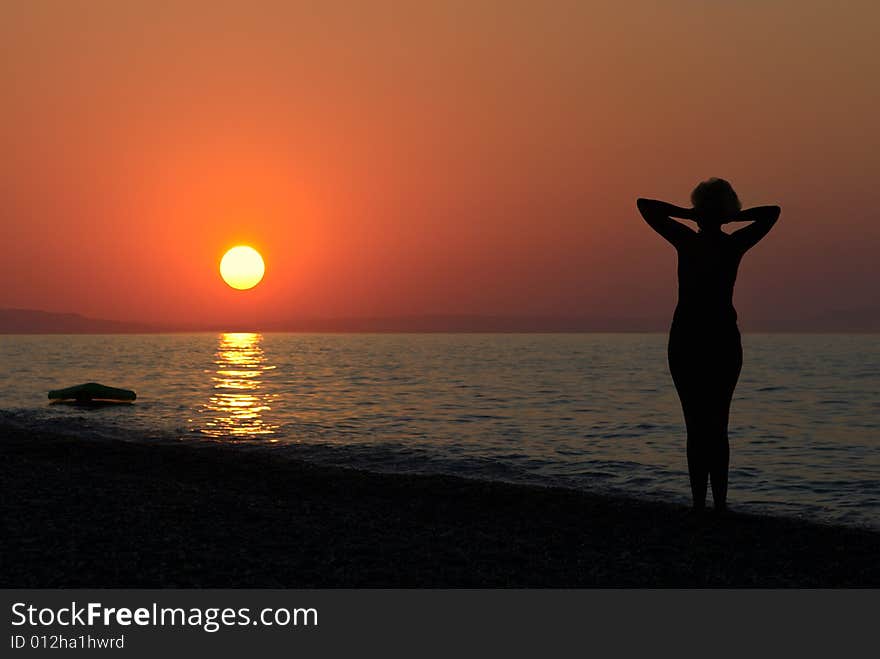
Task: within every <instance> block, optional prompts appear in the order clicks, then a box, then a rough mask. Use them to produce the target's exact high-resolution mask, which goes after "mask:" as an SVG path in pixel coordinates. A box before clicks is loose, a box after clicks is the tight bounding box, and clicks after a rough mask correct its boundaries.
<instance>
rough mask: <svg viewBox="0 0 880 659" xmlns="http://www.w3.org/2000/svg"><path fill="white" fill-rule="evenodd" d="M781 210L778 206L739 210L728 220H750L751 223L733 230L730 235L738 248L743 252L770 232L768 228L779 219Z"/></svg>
mask: <svg viewBox="0 0 880 659" xmlns="http://www.w3.org/2000/svg"><path fill="white" fill-rule="evenodd" d="M781 212H782V209H781V208H779V206H756V207H755V208H748V209H746V210H744V211H740V212H739V214H737V215H736V216H734V217H733V218H731V220H730V221H731V222H751V224H750V225H748V226H747V227H743V228H742V229H738V230H736V231H734V232H733V233H732V234H730V236H731V238H733V239H734V241H736V244H737V245H738V246H739V248H740V249H741V250H742V251H743V252H745V251H747V250H749V249H751V248H752V247H754V246H755V245H757V244H758V242H759V241H760V240H761V238H763V237H764V236H766V235H767V234H768V233H769V232H770V229H772V228H773V225H774V224H776V220H778V219H779V214H780V213H781Z"/></svg>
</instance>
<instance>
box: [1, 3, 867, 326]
mask: <svg viewBox="0 0 880 659" xmlns="http://www.w3.org/2000/svg"><path fill="white" fill-rule="evenodd" d="M878 30H880V3H877V2H874V1H870V2H869V1H864V2H845V3H841V2H830V1H829V2H815V1H812V0H766V1H759V0H740V1H727V2H721V1H715V0H669V1H666V2H657V1H651V2H648V1H643V0H628V1H625V2H621V1H620V0H617V1H614V2H592V1H589V0H581V1H578V2H562V1H551V2H501V1H498V2H475V1H474V0H468V1H466V2H457V1H456V2H454V1H449V0H446V1H443V2H394V3H385V2H353V1H351V0H349V1H347V2H320V3H313V2H309V3H294V2H277V3H276V2H265V1H260V2H255V1H253V0H252V1H249V2H222V1H214V2H204V3H196V2H173V3H160V2H152V1H150V2H116V1H103V2H99V1H89V2H76V1H64V0H59V1H57V2H45V1H42V0H41V1H34V0H16V1H7V2H3V3H2V5H0V49H2V57H0V84H2V88H3V102H2V104H0V135H2V140H3V145H4V149H3V159H2V164H0V167H2V174H0V186H2V188H0V218H2V220H0V221H2V227H3V244H4V250H3V251H4V254H3V258H2V259H0V277H2V281H3V285H2V287H0V307H21V308H30V309H43V310H49V311H73V312H79V313H82V314H86V315H89V316H94V317H101V318H115V319H120V320H141V321H153V322H163V323H175V322H182V323H214V322H217V323H223V322H227V321H230V320H232V321H238V320H239V319H241V318H248V319H253V321H254V322H255V323H259V322H262V321H266V322H277V321H280V320H284V319H295V318H314V317H357V316H387V315H409V314H414V315H415V314H487V315H560V316H596V317H624V318H633V317H647V318H659V319H665V318H669V317H671V313H672V309H673V306H674V304H675V295H676V292H675V255H674V251H673V250H672V248H671V247H669V246H668V245H667V244H666V243H664V242H663V241H662V239H660V238H659V237H658V236H657V235H655V234H654V233H653V232H652V231H651V230H650V229H648V227H647V226H646V225H645V224H644V222H643V221H642V220H641V218H640V217H639V215H638V213H637V211H636V208H635V199H636V198H637V197H639V196H647V197H654V198H661V199H666V200H668V201H671V202H673V203H679V204H682V205H684V204H686V202H687V201H688V195H689V193H690V190H691V189H692V187H693V186H694V185H695V184H696V183H698V182H699V181H700V180H702V179H705V178H708V177H710V176H720V177H724V178H727V179H728V180H730V181H731V182H732V183H733V185H734V186H735V187H736V189H737V191H738V192H739V194H740V198H741V199H742V201H743V204H744V205H745V206H751V205H758V204H779V205H781V206H782V209H783V213H782V218H781V220H780V223H779V224H778V225H777V227H776V228H775V229H774V230H773V232H772V233H771V234H770V236H768V238H767V239H766V240H765V241H764V242H763V243H762V244H761V245H759V246H758V247H756V248H755V249H754V250H753V252H751V253H750V254H748V255H747V256H746V257H745V259H744V261H743V265H742V267H741V270H740V279H739V283H738V287H737V296H736V303H737V308H738V309H739V311H740V317H741V319H742V324H743V326H744V327H745V328H746V329H748V328H749V327H750V326H755V327H758V326H760V325H761V323H773V322H776V321H778V320H779V319H787V320H791V319H810V318H813V317H815V316H820V315H823V314H828V313H832V312H834V311H835V310H853V309H865V308H868V307H875V306H877V302H876V300H877V291H878V289H880V286H878V284H880V274H878V268H877V265H876V263H877V261H878V255H877V251H878V246H880V226H878V211H877V208H878V201H877V197H878V187H880V186H878V182H877V180H878V177H880V75H878V74H880V64H878V62H880V42H878V37H877V35H878ZM239 243H246V244H250V245H253V246H254V247H256V248H257V249H258V250H259V251H260V252H262V254H263V256H264V257H265V261H266V277H265V279H264V280H263V282H262V283H261V284H260V285H259V286H257V287H256V288H255V289H253V290H251V291H248V292H240V291H234V290H232V289H230V288H229V287H228V286H226V285H225V284H224V283H223V281H222V280H221V279H220V277H219V275H218V271H217V266H218V262H219V260H220V257H221V256H222V254H223V253H224V251H225V250H226V249H228V248H229V247H231V246H233V245H235V244H239Z"/></svg>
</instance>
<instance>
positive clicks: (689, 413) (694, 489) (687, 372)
mask: <svg viewBox="0 0 880 659" xmlns="http://www.w3.org/2000/svg"><path fill="white" fill-rule="evenodd" d="M682 334H683V333H682V332H680V330H677V328H676V327H675V326H674V325H673V328H672V331H671V332H670V335H669V352H668V356H669V370H670V372H671V373H672V381H673V382H674V383H675V389H676V391H677V392H678V398H679V400H680V401H681V410H682V412H683V413H684V422H685V427H686V430H687V463H688V476H689V478H690V484H691V497H692V498H693V502H694V509H695V510H702V509H703V508H705V506H706V490H707V488H708V485H709V456H708V454H707V451H706V449H707V446H706V441H705V440H706V438H705V431H706V428H705V422H704V419H703V415H704V409H703V404H702V403H703V401H702V400H701V398H702V395H701V393H700V387H699V384H700V383H699V378H698V377H697V376H698V373H699V365H698V359H697V355H695V352H694V349H693V348H694V345H693V342H691V341H688V340H687V337H686V336H682Z"/></svg>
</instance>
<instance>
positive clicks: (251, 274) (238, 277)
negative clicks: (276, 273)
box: [220, 245, 266, 291]
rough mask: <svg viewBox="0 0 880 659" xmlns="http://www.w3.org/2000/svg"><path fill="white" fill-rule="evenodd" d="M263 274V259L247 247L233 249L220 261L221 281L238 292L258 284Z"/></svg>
mask: <svg viewBox="0 0 880 659" xmlns="http://www.w3.org/2000/svg"><path fill="white" fill-rule="evenodd" d="M264 272H266V266H265V264H264V263H263V257H262V256H260V253H259V252H258V251H257V250H255V249H254V248H253V247H248V246H247V245H238V246H236V247H233V248H232V249H230V250H229V251H228V252H226V254H224V255H223V258H222V259H221V260H220V276H221V277H223V281H225V282H226V283H227V284H229V285H230V286H232V288H237V289H238V290H240V291H245V290H247V289H249V288H253V287H254V286H256V285H257V284H259V283H260V280H261V279H262V278H263V273H264Z"/></svg>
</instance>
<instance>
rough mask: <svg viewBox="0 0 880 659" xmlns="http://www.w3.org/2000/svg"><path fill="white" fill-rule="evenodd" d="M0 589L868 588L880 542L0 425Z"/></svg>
mask: <svg viewBox="0 0 880 659" xmlns="http://www.w3.org/2000/svg"><path fill="white" fill-rule="evenodd" d="M0 447H2V452H3V456H2V460H0V464H2V467H0V473H2V482H3V490H4V492H5V493H6V494H5V496H4V498H3V503H2V508H3V514H2V517H3V519H4V520H5V525H6V532H5V533H4V534H3V539H2V544H3V552H2V554H3V556H4V561H3V575H2V579H3V582H2V583H3V586H4V587H38V588H39V587H258V588H262V587H276V588H295V587H591V586H603V587H634V586H641V587H668V586H689V587H702V586H745V587H756V586H757V587H863V586H865V587H867V586H872V587H877V586H878V585H880V565H878V562H877V560H876V557H877V555H878V554H880V533H878V532H876V531H872V530H865V529H857V528H850V527H836V526H830V525H824V524H817V523H811V522H806V521H803V520H798V519H790V518H783V517H770V516H759V515H742V514H733V515H729V516H726V517H723V518H716V517H714V516H712V515H708V516H706V517H703V518H695V517H693V516H692V515H691V514H690V513H689V511H688V510H687V508H685V507H683V506H678V505H674V504H668V503H659V502H654V501H642V500H634V499H627V498H621V497H614V496H606V495H600V494H592V493H585V492H579V491H574V490H566V489H560V488H545V487H535V486H526V485H511V484H505V483H499V482H487V481H478V480H471V479H463V478H457V477H452V476H423V475H402V474H377V473H370V472H365V471H358V470H353V469H346V468H339V467H329V466H318V465H314V464H310V463H306V462H302V461H298V460H290V459H278V456H274V455H271V454H267V453H261V452H243V451H236V450H235V449H234V448H228V447H222V446H216V445H211V446H193V445H167V444H162V445H146V444H142V443H129V442H123V441H118V440H109V439H100V440H98V439H95V440H91V439H86V438H77V437H71V436H65V435H63V434H58V433H50V432H40V433H35V432H34V431H32V430H25V429H22V428H19V427H17V426H14V425H11V424H3V425H0Z"/></svg>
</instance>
